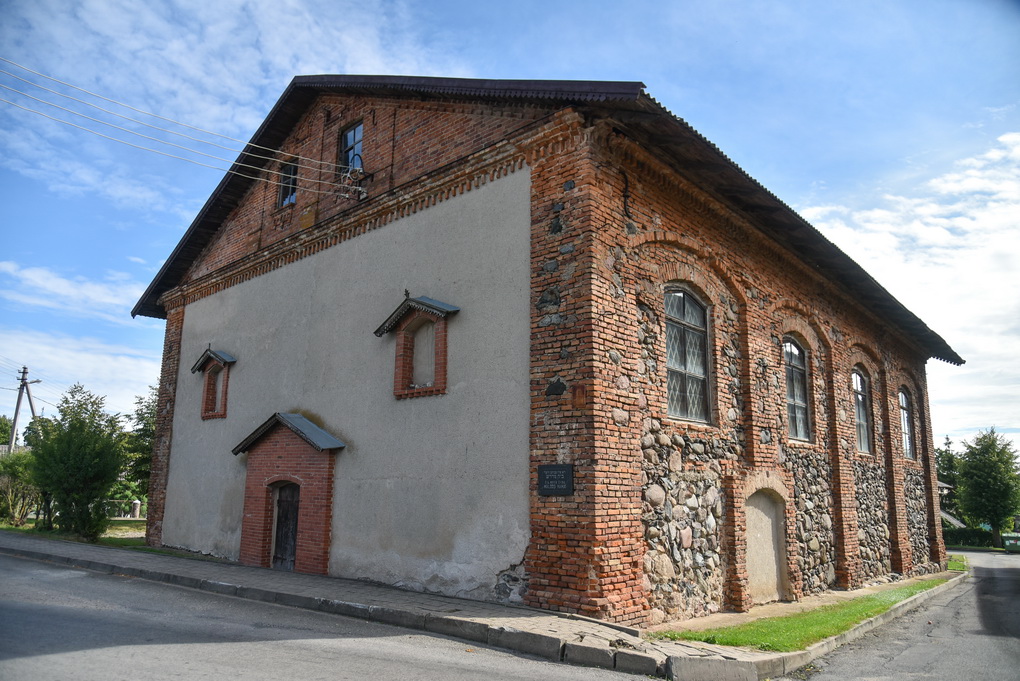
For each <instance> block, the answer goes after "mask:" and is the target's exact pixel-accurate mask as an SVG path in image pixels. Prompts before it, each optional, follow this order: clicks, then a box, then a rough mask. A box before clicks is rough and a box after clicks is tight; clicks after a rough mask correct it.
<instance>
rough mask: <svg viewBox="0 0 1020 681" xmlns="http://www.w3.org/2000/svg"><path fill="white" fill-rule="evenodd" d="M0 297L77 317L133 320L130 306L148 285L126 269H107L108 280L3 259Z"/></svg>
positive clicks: (115, 321) (0, 265)
mask: <svg viewBox="0 0 1020 681" xmlns="http://www.w3.org/2000/svg"><path fill="white" fill-rule="evenodd" d="M0 277H2V278H0V298H4V299H6V300H9V301H12V302H15V303H20V304H22V305H28V306H30V307H40V308H45V309H49V310H56V311H59V312H61V313H63V314H68V315H73V316H76V317H86V318H95V319H102V320H104V321H107V322H113V323H115V324H130V323H132V321H131V315H130V312H131V308H132V306H134V304H135V302H137V301H138V299H139V298H140V297H141V295H142V293H143V292H144V291H145V285H144V284H142V283H139V282H137V281H134V280H133V279H132V278H131V276H130V275H129V274H126V273H124V272H113V271H110V272H107V274H106V280H105V281H90V280H88V279H86V278H85V277H74V278H68V277H65V276H63V275H61V274H59V273H57V272H54V271H53V270H51V269H48V268H46V267H21V266H19V265H18V264H17V263H14V262H10V261H0Z"/></svg>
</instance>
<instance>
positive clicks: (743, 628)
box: [651, 579, 946, 653]
mask: <svg viewBox="0 0 1020 681" xmlns="http://www.w3.org/2000/svg"><path fill="white" fill-rule="evenodd" d="M945 582H946V580H945V579H926V580H923V581H920V582H914V583H913V584H905V585H903V586H900V587H896V588H895V589H887V590H885V591H879V592H877V593H874V594H869V595H867V596H860V597H858V598H854V599H851V600H849V601H845V602H843V603H835V604H833V605H825V606H822V607H820V608H816V609H815V610H808V611H806V612H800V613H796V614H793V615H787V616H785V617H768V618H764V619H760V620H754V621H753V622H747V623H746V624H741V625H739V626H735V627H723V628H719V629H705V630H704V631H662V632H657V633H655V634H651V636H652V637H654V638H665V639H669V640H671V641H680V640H682V641H704V642H705V643H713V644H715V645H722V646H741V647H745V648H757V649H758V650H768V651H775V652H781V653H788V652H793V651H795V650H804V649H805V648H807V647H808V646H809V645H811V644H813V643H818V642H819V641H822V640H824V639H827V638H829V637H830V636H837V635H839V634H842V633H843V632H844V631H848V630H850V629H851V628H853V627H854V626H855V625H856V624H858V623H859V622H863V621H864V620H866V619H869V618H871V617H875V616H876V615H881V614H882V613H883V612H885V611H886V610H888V609H889V608H891V607H892V606H893V605H895V604H896V603H899V602H900V601H903V600H906V599H908V598H910V597H911V596H913V595H915V594H918V593H920V592H922V591H927V590H928V589H931V588H933V587H936V586H938V585H939V584H943V583H945Z"/></svg>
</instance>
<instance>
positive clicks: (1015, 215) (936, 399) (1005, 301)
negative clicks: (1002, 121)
mask: <svg viewBox="0 0 1020 681" xmlns="http://www.w3.org/2000/svg"><path fill="white" fill-rule="evenodd" d="M956 165H957V167H956V168H955V169H954V170H953V171H952V172H948V173H944V174H942V175H940V176H938V177H934V178H931V179H930V180H929V181H927V183H925V184H922V185H918V186H917V187H916V191H915V192H913V193H912V195H910V196H885V197H883V198H882V199H881V201H880V202H879V204H878V205H877V206H872V207H869V208H864V209H855V208H852V207H847V206H841V205H823V206H809V207H805V208H803V209H802V210H801V211H800V212H801V214H802V215H804V217H805V218H806V219H808V220H810V221H812V222H813V224H815V225H816V226H817V227H818V228H819V229H820V230H821V231H822V233H823V234H825V235H826V236H827V237H828V238H829V239H831V240H832V241H833V242H834V243H836V244H837V245H838V246H839V247H840V248H841V249H843V250H844V251H845V252H846V253H847V254H848V255H850V257H852V258H854V259H855V260H856V261H857V262H859V263H860V264H861V265H862V266H863V267H864V268H865V269H866V270H867V271H868V272H869V273H870V274H872V276H874V277H875V278H876V279H877V280H878V281H879V283H881V284H882V285H883V286H885V287H886V289H887V290H889V291H890V292H891V293H892V294H893V295H894V296H896V297H897V298H898V299H899V300H900V301H901V302H902V303H903V304H904V305H906V306H907V307H908V308H909V309H910V310H912V311H913V312H914V313H915V314H917V315H918V316H919V317H920V318H921V319H922V320H924V321H925V323H927V324H928V326H930V327H931V328H932V329H933V330H934V331H935V332H936V333H938V334H939V335H941V336H942V337H943V338H945V339H946V341H947V342H949V344H950V345H951V346H952V347H953V348H954V349H955V350H956V351H957V352H958V353H959V354H960V355H961V356H962V357H963V358H964V359H965V360H967V364H966V365H964V366H963V367H953V366H949V365H946V364H944V363H942V362H938V361H935V362H933V363H932V364H930V365H929V381H930V386H929V391H930V396H929V398H930V401H931V408H932V421H933V428H934V431H935V436H936V439H937V440H939V442H940V443H941V439H942V436H943V435H945V434H948V435H950V436H952V437H953V438H954V439H957V440H959V439H962V438H971V437H973V435H974V434H975V433H976V431H977V430H979V429H984V428H988V427H990V426H996V427H997V428H999V429H1000V430H1001V431H1003V432H1007V433H1008V432H1010V431H1013V433H1014V434H1013V435H1012V437H1014V438H1017V435H1016V432H1017V429H1020V391H1018V390H1017V386H1020V363H1018V362H1017V361H1016V357H1017V356H1018V355H1020V293H1018V292H1020V133H1010V134H1007V135H1002V136H1001V137H999V138H998V140H997V144H996V145H995V146H994V147H993V148H992V149H989V150H988V151H987V152H986V153H983V154H980V155H978V156H974V157H972V158H967V159H963V160H961V161H959V162H958V163H957V164H956Z"/></svg>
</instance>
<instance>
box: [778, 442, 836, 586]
mask: <svg viewBox="0 0 1020 681" xmlns="http://www.w3.org/2000/svg"><path fill="white" fill-rule="evenodd" d="M783 457H784V459H785V463H786V465H787V467H788V468H789V470H790V472H791V473H792V474H793V481H794V482H793V498H794V503H795V505H796V507H797V541H798V543H799V544H800V555H799V556H798V558H797V565H798V567H799V568H800V571H801V575H802V578H803V589H804V594H805V595H810V594H815V593H819V592H822V591H825V590H826V589H829V588H831V586H832V585H833V584H834V583H835V582H836V538H835V534H834V531H833V517H832V512H833V511H832V509H833V497H832V485H831V480H832V467H831V466H830V465H829V462H828V461H827V460H826V458H825V455H824V454H821V453H818V452H816V451H814V450H813V449H810V448H804V449H801V448H798V447H786V448H784V450H783Z"/></svg>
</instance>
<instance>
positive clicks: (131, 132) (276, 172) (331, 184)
mask: <svg viewBox="0 0 1020 681" xmlns="http://www.w3.org/2000/svg"><path fill="white" fill-rule="evenodd" d="M0 88H4V89H5V90H10V91H12V92H17V93H18V94H19V95H22V96H24V97H28V98H29V99H31V100H34V101H36V102H39V103H41V104H46V105H47V106H52V107H53V108H55V109H60V110H61V111H66V112H67V113H69V114H73V115H75V116H80V117H82V118H84V119H86V120H90V121H92V122H94V123H99V124H100V125H105V126H108V127H111V128H113V129H115V130H120V131H121V132H126V133H128V134H129V135H135V136H137V137H141V138H142V139H147V140H150V141H152V142H156V143H157V144H165V145H167V146H168V147H174V148H176V149H183V150H184V151H190V152H191V153H193V154H198V155H199V156H205V157H206V158H211V159H214V160H216V161H223V162H224V163H230V162H231V160H230V159H229V158H223V157H221V156H214V155H212V154H207V153H205V152H202V151H197V150H195V149H192V148H190V147H186V146H183V145H181V144H174V143H173V142H167V141H166V140H161V139H159V138H158V137H152V136H150V135H143V134H142V133H140V132H136V131H134V130H131V129H129V128H124V127H121V126H119V125H114V124H113V123H108V122H106V121H104V120H101V119H99V118H93V117H92V116H86V115H85V114H83V113H80V112H78V111H75V110H73V109H68V108H66V107H63V106H60V105H59V104H54V103H53V102H48V101H46V100H45V99H39V98H38V97H33V96H32V95H30V94H28V93H27V92H22V91H21V90H17V89H15V88H12V87H11V86H9V85H4V84H3V83H0ZM0 101H5V102H7V103H8V104H11V103H12V102H10V101H9V100H6V99H0ZM23 108H24V107H23ZM25 110H26V111H31V112H33V113H41V112H36V111H35V110H34V109H25ZM115 115H116V114H115ZM51 120H55V121H58V122H60V123H66V121H63V120H61V119H57V118H52V117H51ZM128 120H131V119H128ZM136 122H137V121H136ZM143 125H144V123H143ZM82 129H85V128H82ZM88 131H89V132H95V131H94V130H91V129H88ZM108 139H112V138H108ZM176 158H180V157H176ZM258 158H268V157H266V156H260V157H258ZM270 160H273V159H270ZM236 165H238V166H240V167H242V168H252V169H254V170H255V171H265V172H267V173H272V174H273V175H278V176H281V177H282V176H283V175H285V173H284V172H282V171H280V170H270V169H268V168H262V167H261V166H256V165H251V164H250V163H236ZM307 179H309V180H310V181H311V182H314V183H316V184H324V185H327V186H329V187H336V186H338V185H337V184H336V183H335V182H330V181H328V180H315V179H311V178H307Z"/></svg>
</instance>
